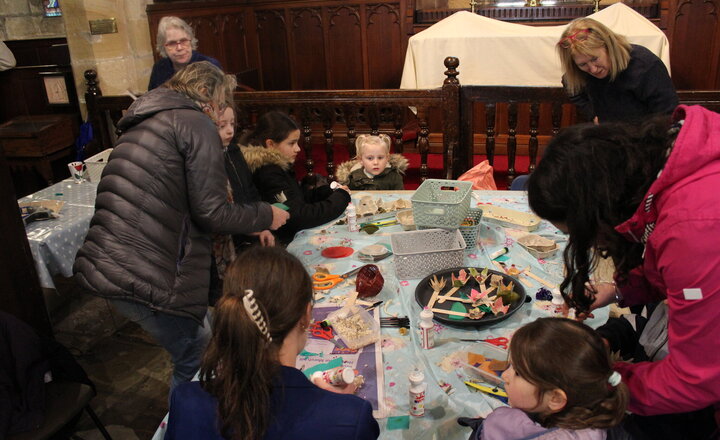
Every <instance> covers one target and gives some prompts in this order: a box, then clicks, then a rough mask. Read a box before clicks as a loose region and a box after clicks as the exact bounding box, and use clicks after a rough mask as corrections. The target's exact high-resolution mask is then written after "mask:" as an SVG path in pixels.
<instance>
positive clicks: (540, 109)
mask: <svg viewBox="0 0 720 440" xmlns="http://www.w3.org/2000/svg"><path fill="white" fill-rule="evenodd" d="M458 65H459V61H458V60H457V58H454V57H448V58H446V59H445V67H446V68H447V70H446V71H445V75H446V79H445V82H444V84H443V86H442V87H441V88H438V89H429V90H397V89H376V90H317V91H275V92H246V91H242V92H236V93H235V103H236V106H237V108H238V115H237V120H238V124H239V128H240V129H243V128H250V127H252V126H253V124H254V122H255V121H256V120H257V117H258V116H259V115H260V114H262V113H263V112H266V111H269V110H282V111H286V112H288V113H289V114H291V115H293V116H294V117H295V119H296V120H297V121H298V123H299V125H300V126H301V131H302V134H301V135H302V138H303V139H302V147H303V149H304V150H305V157H306V161H305V168H306V170H307V172H308V173H312V172H313V168H314V165H315V164H314V161H313V158H312V154H311V153H312V150H313V148H322V151H323V153H324V154H325V159H326V171H327V174H328V176H330V177H331V178H332V176H333V175H334V172H335V166H336V164H335V160H334V159H335V158H334V154H335V148H336V147H337V145H344V146H345V148H347V152H348V154H349V155H350V156H353V155H354V154H355V149H354V141H355V138H356V137H357V135H358V134H360V133H373V134H377V133H379V132H382V133H386V134H388V135H390V137H391V138H392V139H393V140H394V148H395V151H396V152H398V153H402V152H403V149H404V148H405V146H406V145H405V144H404V143H403V134H404V131H405V132H407V127H408V123H413V124H415V126H416V128H415V129H414V130H415V132H416V133H415V135H416V136H415V140H414V145H413V148H414V150H415V151H417V152H418V153H419V154H420V157H421V160H420V175H421V177H422V178H423V179H424V178H425V177H427V175H428V153H429V152H430V148H429V147H430V142H429V138H430V134H431V133H442V154H443V173H442V175H443V177H444V178H448V179H450V178H456V177H458V176H459V175H460V174H462V173H463V172H465V171H466V170H468V169H469V168H471V167H472V166H473V163H474V156H475V155H476V154H483V153H484V154H486V155H487V157H488V159H489V160H490V162H491V163H492V162H493V161H494V158H495V154H496V150H499V149H502V150H504V151H506V153H507V155H508V178H509V180H512V179H513V178H514V176H515V175H516V174H517V170H516V169H515V158H516V156H517V154H518V152H522V153H524V154H527V155H528V156H529V162H530V165H529V168H530V169H529V171H532V170H533V169H534V167H535V165H536V163H537V155H538V152H539V151H541V150H542V148H543V147H544V146H545V145H546V144H547V142H549V140H550V139H551V138H552V137H553V136H555V135H556V134H557V132H558V131H559V130H560V129H561V128H562V127H566V126H569V125H572V124H573V123H575V122H576V117H575V111H574V106H572V104H570V103H569V102H568V100H567V97H566V95H565V92H564V91H563V90H562V89H561V88H538V87H498V86H461V85H460V83H459V81H458V79H457V76H458V70H457V69H458ZM85 79H86V82H87V92H86V94H85V99H86V102H87V107H88V119H89V120H90V121H91V122H92V124H93V129H94V133H95V140H94V141H93V145H92V146H91V148H90V151H92V148H93V147H94V149H95V151H99V150H102V149H105V148H109V147H111V146H112V145H114V143H115V140H116V134H115V124H116V123H117V121H118V120H119V119H120V118H121V117H122V114H123V112H124V110H125V109H127V108H128V107H129V106H130V104H131V103H132V98H130V97H129V96H103V95H102V92H101V91H100V88H99V87H98V85H97V74H96V73H95V72H94V71H92V70H88V71H86V72H85ZM678 96H679V98H680V102H681V103H682V104H688V105H703V106H705V107H707V108H708V109H710V110H713V111H718V112H720V91H718V90H693V91H678ZM431 114H434V115H439V116H440V117H439V120H436V119H437V118H433V117H430V116H431ZM476 146H479V150H481V149H482V146H484V147H485V151H484V152H482V151H475V150H476ZM525 151H527V152H525Z"/></svg>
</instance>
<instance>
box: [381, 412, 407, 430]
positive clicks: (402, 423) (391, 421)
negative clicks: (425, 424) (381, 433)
mask: <svg viewBox="0 0 720 440" xmlns="http://www.w3.org/2000/svg"><path fill="white" fill-rule="evenodd" d="M387 429H388V431H393V430H397V429H410V416H397V417H388V419H387Z"/></svg>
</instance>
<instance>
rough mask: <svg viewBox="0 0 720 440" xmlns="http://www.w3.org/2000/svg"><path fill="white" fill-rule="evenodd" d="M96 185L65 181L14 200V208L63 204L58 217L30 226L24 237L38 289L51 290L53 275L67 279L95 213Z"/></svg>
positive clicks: (53, 286) (70, 274)
mask: <svg viewBox="0 0 720 440" xmlns="http://www.w3.org/2000/svg"><path fill="white" fill-rule="evenodd" d="M96 192H97V184H95V183H91V182H87V181H85V182H82V183H78V184H76V183H74V182H73V180H72V179H66V180H63V181H62V182H58V183H56V184H54V185H51V186H49V187H47V188H45V189H43V190H41V191H38V192H36V193H34V194H31V195H29V196H26V197H23V198H22V199H20V200H18V204H21V205H22V204H23V203H27V202H35V201H43V200H61V201H63V202H65V204H64V205H63V206H62V209H61V210H60V216H59V218H57V219H53V220H44V221H38V222H33V223H30V224H29V225H28V226H27V227H26V228H25V231H26V233H27V237H28V242H29V243H30V250H31V251H32V254H33V259H34V260H35V267H36V269H37V273H38V277H39V278H40V285H41V286H42V287H45V288H48V289H54V288H55V283H54V282H53V276H54V275H62V276H64V277H71V276H72V275H73V273H72V266H73V262H74V261H75V254H77V252H78V250H79V249H80V246H82V244H83V241H84V240H85V235H87V231H88V228H89V227H90V219H92V216H93V213H94V212H95V194H96Z"/></svg>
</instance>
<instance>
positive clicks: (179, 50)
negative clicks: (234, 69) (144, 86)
mask: <svg viewBox="0 0 720 440" xmlns="http://www.w3.org/2000/svg"><path fill="white" fill-rule="evenodd" d="M197 45H198V40H197V38H195V33H194V32H193V30H192V28H191V27H190V25H189V24H187V23H185V21H183V20H182V19H180V18H178V17H163V18H162V19H160V24H158V33H157V44H156V45H155V49H157V51H158V53H159V54H160V56H161V57H162V58H160V59H159V60H158V62H157V63H155V65H154V66H153V69H152V73H151V74H150V84H149V85H148V90H152V89H154V88H155V87H157V86H159V85H160V84H162V83H164V82H165V81H167V80H169V79H170V78H172V76H173V75H174V74H175V72H177V71H178V70H180V69H182V68H183V67H185V66H187V65H188V64H192V63H197V62H198V61H209V62H211V63H212V64H214V65H216V66H218V67H219V68H220V69H222V66H221V65H220V62H218V60H216V59H215V58H211V57H208V56H205V55H203V54H201V53H199V52H196V51H195V49H197Z"/></svg>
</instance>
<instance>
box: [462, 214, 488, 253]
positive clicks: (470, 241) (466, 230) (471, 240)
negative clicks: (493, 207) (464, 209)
mask: <svg viewBox="0 0 720 440" xmlns="http://www.w3.org/2000/svg"><path fill="white" fill-rule="evenodd" d="M482 215H483V210H482V209H481V208H470V210H469V211H468V214H467V215H466V216H465V218H464V219H463V220H469V219H472V220H473V221H474V223H475V224H474V225H472V226H460V227H459V228H458V229H460V234H461V235H462V238H463V239H464V240H465V246H466V247H465V249H466V250H468V251H469V250H472V249H475V246H476V245H477V234H478V230H479V229H480V222H481V221H482ZM463 223H464V221H463Z"/></svg>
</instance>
